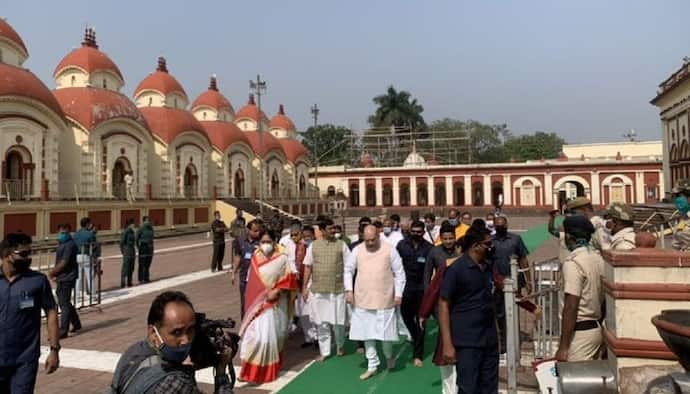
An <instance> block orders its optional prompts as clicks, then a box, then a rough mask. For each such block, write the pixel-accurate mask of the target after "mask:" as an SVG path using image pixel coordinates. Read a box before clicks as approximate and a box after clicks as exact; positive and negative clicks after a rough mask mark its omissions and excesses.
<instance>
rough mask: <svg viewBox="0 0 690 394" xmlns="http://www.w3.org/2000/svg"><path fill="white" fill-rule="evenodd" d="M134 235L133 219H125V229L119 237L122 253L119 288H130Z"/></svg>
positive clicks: (134, 254) (132, 271)
mask: <svg viewBox="0 0 690 394" xmlns="http://www.w3.org/2000/svg"><path fill="white" fill-rule="evenodd" d="M136 238H137V237H136V234H135V232H134V219H127V221H126V222H125V228H124V229H123V230H122V235H121V236H120V252H121V253H122V271H121V272H120V288H124V287H125V286H127V287H132V274H133V273H134V258H135V256H136V250H135V245H136Z"/></svg>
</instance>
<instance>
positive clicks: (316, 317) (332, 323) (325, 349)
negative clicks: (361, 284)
mask: <svg viewBox="0 0 690 394" xmlns="http://www.w3.org/2000/svg"><path fill="white" fill-rule="evenodd" d="M309 305H310V307H311V313H312V314H311V317H312V320H313V321H314V323H315V324H316V326H317V327H318V328H317V332H318V338H319V351H320V353H321V355H322V356H323V357H328V356H330V355H331V339H332V337H333V336H335V345H336V348H337V350H338V351H340V350H342V348H343V346H344V345H345V323H346V318H347V304H346V303H345V294H344V293H338V294H336V293H312V294H311V296H310V297H309ZM331 330H333V335H332V334H331Z"/></svg>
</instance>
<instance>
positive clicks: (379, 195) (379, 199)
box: [376, 176, 383, 207]
mask: <svg viewBox="0 0 690 394" xmlns="http://www.w3.org/2000/svg"><path fill="white" fill-rule="evenodd" d="M376 206H377V207H381V206H383V183H382V181H381V177H380V176H377V177H376Z"/></svg>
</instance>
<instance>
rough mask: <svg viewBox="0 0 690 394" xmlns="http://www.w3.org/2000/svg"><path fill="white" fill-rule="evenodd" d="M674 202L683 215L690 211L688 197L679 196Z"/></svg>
mask: <svg viewBox="0 0 690 394" xmlns="http://www.w3.org/2000/svg"><path fill="white" fill-rule="evenodd" d="M673 203H674V204H676V208H678V210H679V211H680V213H682V214H683V215H685V214H687V213H688V212H690V203H688V198H687V197H685V196H678V197H676V198H675V199H674V200H673Z"/></svg>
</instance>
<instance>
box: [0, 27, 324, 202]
mask: <svg viewBox="0 0 690 394" xmlns="http://www.w3.org/2000/svg"><path fill="white" fill-rule="evenodd" d="M28 56H29V53H28V51H27V49H26V46H25V45H24V42H23V41H22V39H21V37H20V36H19V35H18V34H17V33H16V31H15V30H14V29H13V28H12V27H11V26H10V25H9V24H7V22H6V21H4V20H2V19H0V154H2V173H1V174H0V183H1V185H2V189H1V190H0V198H2V199H3V200H4V199H7V200H8V201H17V200H38V199H43V200H58V199H59V200H65V199H68V200H69V199H85V200H112V199H115V200H121V199H125V197H126V193H125V188H126V186H125V181H124V179H125V175H126V174H128V173H129V174H131V175H132V177H133V179H134V182H133V190H134V195H135V197H136V199H138V200H146V201H150V200H174V199H200V200H208V199H213V198H224V197H239V198H242V197H253V198H257V197H259V196H260V195H263V196H264V197H266V198H268V199H286V198H299V197H303V196H306V195H307V193H308V192H309V191H310V190H311V189H310V187H309V183H308V174H309V171H308V169H309V161H308V158H307V151H306V149H305V148H304V146H302V144H301V143H300V142H299V141H297V139H296V131H295V126H294V124H293V122H292V121H291V120H290V119H289V118H288V117H287V116H286V115H285V111H284V109H283V106H282V105H281V106H280V109H279V111H278V114H277V115H276V116H275V117H273V118H272V119H270V120H269V119H268V118H267V117H266V115H265V114H264V113H263V112H262V111H261V110H260V109H259V108H258V107H257V106H256V104H255V103H254V99H253V97H250V99H249V102H248V104H247V105H246V106H244V107H242V108H241V109H240V110H239V111H238V112H237V113H235V111H234V109H233V107H232V105H231V103H230V101H229V100H228V99H227V98H226V97H224V96H223V95H222V94H221V93H220V92H219V90H218V82H217V80H216V77H215V76H213V77H212V78H211V82H210V84H209V87H208V90H206V91H205V92H203V93H202V94H201V95H199V97H197V98H196V100H194V101H193V102H192V101H191V100H190V99H189V97H188V96H187V93H186V92H185V89H184V88H183V86H182V84H180V83H179V82H178V81H177V80H176V79H175V77H174V76H173V75H172V74H171V73H170V72H169V70H168V64H167V62H166V60H165V59H164V58H159V59H158V64H157V67H156V69H155V71H154V72H153V73H151V74H149V75H148V76H147V77H146V78H144V80H142V81H141V82H140V83H139V84H138V85H137V87H136V89H135V91H134V95H133V97H132V99H130V98H129V97H127V96H125V95H124V94H122V93H121V90H122V88H123V86H124V85H125V78H124V76H123V73H122V72H121V71H120V69H119V68H118V66H117V64H116V63H115V62H114V61H113V60H111V59H110V58H109V57H108V55H107V54H106V53H105V52H103V51H101V50H100V48H99V46H98V44H97V42H96V33H95V31H94V30H93V29H90V28H89V29H86V32H85V35H84V40H83V42H82V43H81V47H79V48H77V49H74V50H73V51H71V52H70V53H68V54H67V55H66V56H65V57H64V58H63V59H62V60H61V61H60V62H59V63H58V65H57V67H56V68H55V71H54V72H53V78H54V83H55V89H54V90H52V91H51V90H50V89H49V88H48V87H47V86H46V85H45V84H43V82H41V81H40V80H39V79H38V78H37V77H36V76H35V75H34V74H33V73H31V72H30V71H29V70H26V69H24V68H23V67H22V66H23V64H24V62H25V61H26V59H27V58H28ZM190 102H191V105H190ZM259 122H261V128H260V129H259V128H258V127H257V126H258V124H259ZM257 130H262V131H257ZM261 171H263V176H261V174H262V172H261ZM260 179H263V180H264V184H263V185H262V184H261V182H260ZM262 193H263V194H262Z"/></svg>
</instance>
